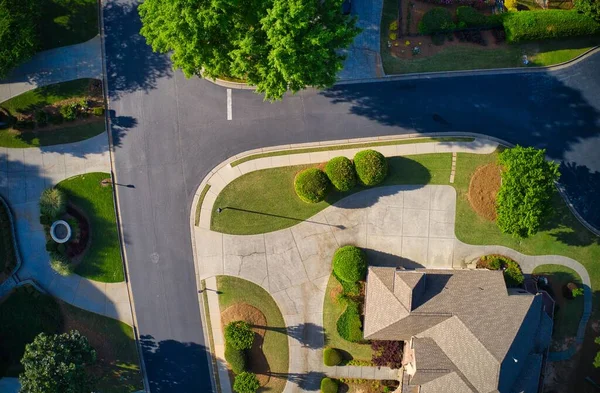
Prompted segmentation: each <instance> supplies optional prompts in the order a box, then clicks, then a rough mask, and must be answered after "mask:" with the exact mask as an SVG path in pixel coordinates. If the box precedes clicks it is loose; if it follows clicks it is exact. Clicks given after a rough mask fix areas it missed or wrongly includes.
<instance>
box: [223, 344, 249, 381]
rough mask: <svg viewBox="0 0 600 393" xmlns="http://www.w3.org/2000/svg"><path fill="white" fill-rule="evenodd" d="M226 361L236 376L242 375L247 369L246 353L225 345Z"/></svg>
mask: <svg viewBox="0 0 600 393" xmlns="http://www.w3.org/2000/svg"><path fill="white" fill-rule="evenodd" d="M225 360H226V361H227V363H228V364H229V366H230V367H231V370H232V371H233V372H234V373H235V374H241V373H242V372H244V370H245V369H246V352H244V351H240V350H239V349H235V348H234V347H233V346H231V345H229V344H225Z"/></svg>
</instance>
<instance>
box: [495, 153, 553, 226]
mask: <svg viewBox="0 0 600 393" xmlns="http://www.w3.org/2000/svg"><path fill="white" fill-rule="evenodd" d="M545 153H546V151H545V150H539V149H535V148H533V147H521V146H516V147H514V148H512V149H507V150H505V151H503V152H502V153H500V156H499V163H500V165H502V186H501V187H500V191H499V192H498V197H497V199H496V210H497V213H498V218H497V223H498V227H499V228H500V230H501V231H502V232H504V233H510V234H513V235H517V236H531V235H534V234H535V233H536V232H537V231H538V229H539V227H540V225H541V224H542V222H543V220H544V219H545V218H546V216H547V215H548V213H549V210H550V201H551V198H552V195H553V194H554V192H555V188H554V182H555V181H556V180H558V178H559V176H560V173H559V171H558V167H559V165H558V164H557V163H555V162H551V161H546V158H545Z"/></svg>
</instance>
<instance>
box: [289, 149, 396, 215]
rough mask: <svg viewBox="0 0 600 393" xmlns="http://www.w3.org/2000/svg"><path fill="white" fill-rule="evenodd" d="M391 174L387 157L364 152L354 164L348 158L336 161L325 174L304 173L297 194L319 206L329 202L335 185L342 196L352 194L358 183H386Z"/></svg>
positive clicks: (311, 170)
mask: <svg viewBox="0 0 600 393" xmlns="http://www.w3.org/2000/svg"><path fill="white" fill-rule="evenodd" d="M387 172H388V164H387V160H386V158H385V157H384V156H383V154H381V153H379V152H378V151H375V150H363V151H360V152H358V153H357V154H356V155H355V156H354V161H351V160H349V159H348V158H346V157H335V158H332V159H331V160H329V161H328V162H327V164H326V165H325V172H323V171H322V170H320V169H319V168H308V169H305V170H303V171H302V172H300V173H298V175H296V178H295V179H294V190H295V191H296V194H297V195H298V197H299V198H300V199H302V200H303V201H304V202H307V203H317V202H321V201H322V200H324V199H325V197H326V196H327V194H328V193H329V191H330V190H331V185H333V187H335V189H336V190H337V191H340V192H346V191H350V190H352V189H353V188H354V187H356V185H357V184H358V183H360V184H361V185H363V186H368V187H370V186H375V185H377V184H379V183H381V182H382V181H383V180H384V179H385V177H386V176H387Z"/></svg>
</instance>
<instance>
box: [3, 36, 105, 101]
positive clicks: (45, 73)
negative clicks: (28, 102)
mask: <svg viewBox="0 0 600 393" xmlns="http://www.w3.org/2000/svg"><path fill="white" fill-rule="evenodd" d="M80 78H97V79H101V78H102V55H101V50H100V36H96V37H94V38H92V39H91V40H89V41H87V42H83V43H81V44H76V45H71V46H63V47H60V48H56V49H51V50H47V51H44V52H40V53H38V54H36V55H35V56H33V58H31V59H30V60H29V61H28V62H26V63H24V64H21V65H20V66H19V67H17V68H15V69H14V70H13V71H12V72H11V73H10V74H9V75H8V77H7V78H6V79H3V80H0V102H3V101H6V100H8V99H10V98H12V97H15V96H17V95H19V94H22V93H24V92H26V91H29V90H33V89H35V88H36V87H39V86H45V85H50V84H53V83H59V82H65V81H69V80H73V79H80Z"/></svg>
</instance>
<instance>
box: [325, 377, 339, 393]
mask: <svg viewBox="0 0 600 393" xmlns="http://www.w3.org/2000/svg"><path fill="white" fill-rule="evenodd" d="M338 386H339V384H338V381H337V380H335V379H331V378H327V377H325V378H323V379H322V380H321V393H337V391H338Z"/></svg>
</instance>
